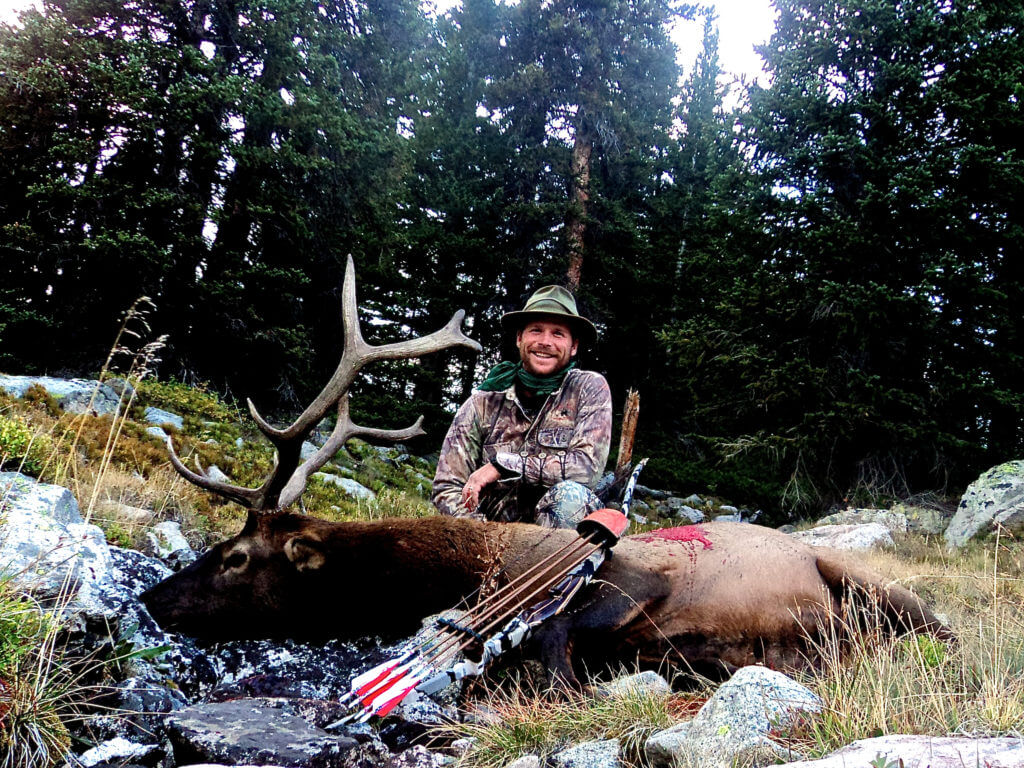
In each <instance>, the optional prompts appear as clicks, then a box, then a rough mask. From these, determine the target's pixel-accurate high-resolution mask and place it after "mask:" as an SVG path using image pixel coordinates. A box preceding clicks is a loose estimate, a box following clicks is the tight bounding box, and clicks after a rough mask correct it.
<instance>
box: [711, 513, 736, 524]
mask: <svg viewBox="0 0 1024 768" xmlns="http://www.w3.org/2000/svg"><path fill="white" fill-rule="evenodd" d="M715 522H716V523H742V522H743V516H742V515H741V514H740V513H739V512H727V513H726V514H724V515H715Z"/></svg>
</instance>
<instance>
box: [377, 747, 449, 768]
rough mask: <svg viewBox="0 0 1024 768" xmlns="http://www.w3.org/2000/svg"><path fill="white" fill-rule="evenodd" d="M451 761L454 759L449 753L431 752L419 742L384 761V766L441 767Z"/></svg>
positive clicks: (385, 767) (392, 767) (404, 767)
mask: <svg viewBox="0 0 1024 768" xmlns="http://www.w3.org/2000/svg"><path fill="white" fill-rule="evenodd" d="M450 762H452V759H451V758H450V757H448V756H447V755H442V754H439V753H437V752H431V751H430V750H429V749H427V748H426V747H424V746H423V745H422V744H417V745H416V746H415V747H410V748H409V749H407V750H405V751H404V752H402V753H401V754H399V755H396V756H395V757H392V758H391V759H390V760H388V761H387V762H386V763H384V768H441V766H444V765H447V764H448V763H450Z"/></svg>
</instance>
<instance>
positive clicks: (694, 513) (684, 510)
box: [665, 496, 704, 523]
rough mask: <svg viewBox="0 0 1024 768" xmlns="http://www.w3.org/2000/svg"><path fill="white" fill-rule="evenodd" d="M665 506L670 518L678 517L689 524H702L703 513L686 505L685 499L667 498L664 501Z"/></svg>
mask: <svg viewBox="0 0 1024 768" xmlns="http://www.w3.org/2000/svg"><path fill="white" fill-rule="evenodd" d="M665 506H666V507H667V508H668V511H669V514H670V515H671V516H672V517H679V518H682V519H684V520H688V521H690V522H691V523H703V522H704V513H703V512H701V511H700V510H697V509H694V508H693V507H691V506H690V505H688V504H687V503H686V500H685V499H681V498H679V497H678V496H669V497H668V498H667V499H665Z"/></svg>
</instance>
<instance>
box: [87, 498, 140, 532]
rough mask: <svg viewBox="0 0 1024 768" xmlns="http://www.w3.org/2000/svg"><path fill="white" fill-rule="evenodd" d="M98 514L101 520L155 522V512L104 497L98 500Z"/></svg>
mask: <svg viewBox="0 0 1024 768" xmlns="http://www.w3.org/2000/svg"><path fill="white" fill-rule="evenodd" d="M96 516H97V517H99V518H100V519H101V520H119V521H122V522H125V523H128V524H129V525H138V526H143V525H149V524H150V523H151V522H153V516H154V512H153V510H151V509H141V508H140V507H132V506H129V505H128V504H122V503H121V502H119V501H111V500H109V499H103V500H101V501H98V502H96Z"/></svg>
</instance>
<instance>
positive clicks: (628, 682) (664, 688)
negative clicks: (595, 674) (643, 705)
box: [594, 670, 672, 696]
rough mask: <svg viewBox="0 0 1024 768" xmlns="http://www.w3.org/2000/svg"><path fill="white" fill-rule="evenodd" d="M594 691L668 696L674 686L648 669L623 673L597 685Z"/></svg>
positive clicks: (602, 693) (599, 692)
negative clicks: (635, 672) (627, 673)
mask: <svg viewBox="0 0 1024 768" xmlns="http://www.w3.org/2000/svg"><path fill="white" fill-rule="evenodd" d="M594 693H595V694H597V695H598V696H628V695H634V694H647V695H650V696H668V695H669V694H670V693H672V686H670V685H669V684H668V681H667V680H666V679H665V678H664V677H662V676H661V675H659V674H658V673H657V672H654V671H651V670H647V671H646V672H640V673H638V674H635V675H623V676H622V677H617V678H615V679H614V680H612V681H611V682H608V683H604V684H603V685H599V686H597V688H596V689H595V690H594Z"/></svg>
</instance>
